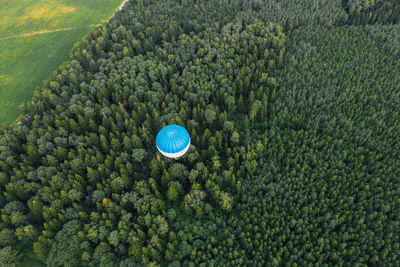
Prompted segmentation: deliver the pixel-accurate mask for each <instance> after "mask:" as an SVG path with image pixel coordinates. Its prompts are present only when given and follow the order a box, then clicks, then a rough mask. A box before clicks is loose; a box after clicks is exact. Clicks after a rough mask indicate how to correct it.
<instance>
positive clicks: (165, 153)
mask: <svg viewBox="0 0 400 267" xmlns="http://www.w3.org/2000/svg"><path fill="white" fill-rule="evenodd" d="M189 147H190V141H189V144H188V145H187V146H186V147H185V148H184V149H183V150H182V151H179V152H176V153H167V152H164V151H162V150H161V149H160V148H159V147H158V146H157V148H158V150H159V151H160V153H161V154H163V155H164V156H166V157H167V158H172V159H173V158H179V157H181V156H183V154H185V153H186V152H187V151H188V150H189Z"/></svg>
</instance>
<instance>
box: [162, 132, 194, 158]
mask: <svg viewBox="0 0 400 267" xmlns="http://www.w3.org/2000/svg"><path fill="white" fill-rule="evenodd" d="M156 145H157V148H158V150H159V151H160V152H161V154H163V155H164V156H166V157H168V158H178V157H180V156H182V155H183V154H185V153H186V151H188V149H189V146H190V135H189V133H188V131H187V130H186V129H185V128H183V127H182V126H180V125H177V124H171V125H168V126H165V127H164V128H162V129H161V130H160V131H159V132H158V134H157V137H156Z"/></svg>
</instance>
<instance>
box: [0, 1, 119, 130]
mask: <svg viewBox="0 0 400 267" xmlns="http://www.w3.org/2000/svg"><path fill="white" fill-rule="evenodd" d="M121 2H122V0H86V1H79V0H64V1H62V0H21V1H5V0H0V47H1V49H0V129H2V128H3V127H4V126H5V125H7V124H9V123H11V122H13V121H15V120H16V118H17V117H18V115H19V114H20V113H21V111H20V110H19V109H18V106H19V105H20V104H21V103H22V102H25V101H27V100H29V99H30V98H31V97H32V93H33V91H34V90H35V89H36V88H37V87H38V86H41V85H42V83H43V80H45V79H46V78H48V77H49V75H50V74H51V73H52V72H53V71H54V70H55V69H56V68H57V66H59V65H60V64H61V63H62V62H64V61H65V60H67V58H68V53H69V51H70V49H71V48H72V46H73V44H74V43H75V42H76V41H78V40H79V39H81V38H82V37H83V36H84V35H85V34H87V33H89V32H90V31H92V30H93V29H94V28H95V27H96V24H98V23H100V22H101V21H103V20H107V19H108V18H109V17H110V16H111V15H112V14H113V13H114V12H115V11H116V10H117V8H118V7H119V5H120V4H121Z"/></svg>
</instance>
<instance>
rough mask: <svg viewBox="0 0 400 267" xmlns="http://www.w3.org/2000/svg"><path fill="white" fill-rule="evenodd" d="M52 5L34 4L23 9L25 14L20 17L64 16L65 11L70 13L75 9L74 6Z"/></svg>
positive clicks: (46, 17)
mask: <svg viewBox="0 0 400 267" xmlns="http://www.w3.org/2000/svg"><path fill="white" fill-rule="evenodd" d="M53 5H54V6H51V5H50V6H42V5H36V6H32V7H28V8H26V9H25V13H26V15H25V16H24V17H23V18H22V19H26V18H28V17H31V18H33V19H51V18H53V17H56V16H64V14H65V13H70V12H73V11H75V10H76V8H75V7H70V6H64V5H57V3H54V2H53Z"/></svg>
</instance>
